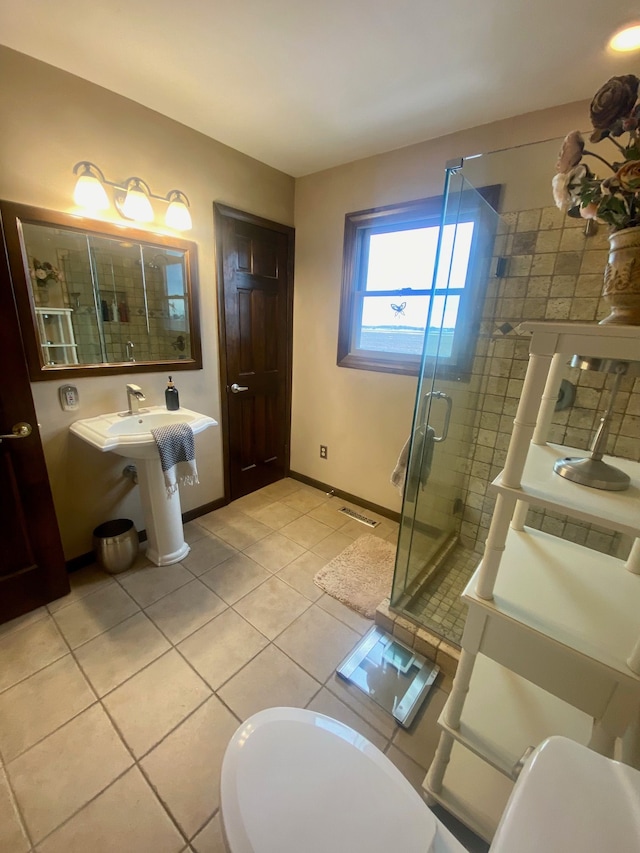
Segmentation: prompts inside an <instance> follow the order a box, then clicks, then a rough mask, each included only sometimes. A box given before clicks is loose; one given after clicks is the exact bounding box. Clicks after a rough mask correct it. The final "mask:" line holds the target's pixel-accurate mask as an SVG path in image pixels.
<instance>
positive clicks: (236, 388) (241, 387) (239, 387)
mask: <svg viewBox="0 0 640 853" xmlns="http://www.w3.org/2000/svg"><path fill="white" fill-rule="evenodd" d="M248 390H249V386H248V385H238V383H237V382H234V383H233V385H232V386H231V391H232V393H233V394H239V393H240V392H241V391H248Z"/></svg>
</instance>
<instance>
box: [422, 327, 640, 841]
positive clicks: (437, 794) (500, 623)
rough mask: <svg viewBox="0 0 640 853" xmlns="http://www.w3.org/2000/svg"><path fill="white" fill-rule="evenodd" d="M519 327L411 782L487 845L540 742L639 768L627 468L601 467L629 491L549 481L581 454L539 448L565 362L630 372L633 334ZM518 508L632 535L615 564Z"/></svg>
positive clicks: (637, 646) (638, 488)
mask: <svg viewBox="0 0 640 853" xmlns="http://www.w3.org/2000/svg"><path fill="white" fill-rule="evenodd" d="M522 329H523V331H526V332H531V333H532V338H531V346H530V360H529V367H528V370H527V375H526V379H525V383H524V390H523V394H522V397H521V399H520V403H519V406H518V411H517V414H516V417H515V421H514V429H513V435H512V439H511V443H510V445H509V451H508V453H507V458H506V462H505V467H504V470H503V471H502V472H501V474H500V475H499V476H498V477H497V478H496V480H495V481H494V483H493V484H492V487H493V490H494V492H495V493H496V494H497V501H496V508H495V511H494V516H493V519H492V523H491V528H490V530H489V535H488V537H487V542H486V546H485V551H484V554H483V557H482V560H481V562H480V565H479V566H478V568H477V570H476V572H475V573H474V575H473V577H472V578H471V580H470V582H469V584H468V586H467V588H466V590H465V592H464V594H463V598H464V600H465V601H466V602H467V604H468V605H469V611H468V616H467V621H466V624H465V630H464V635H463V638H462V653H461V657H460V663H459V665H458V670H457V673H456V677H455V679H454V683H453V688H452V691H451V695H450V696H449V699H448V700H447V703H446V705H445V707H444V709H443V712H442V714H441V716H440V720H439V724H440V727H441V729H442V732H441V736H440V742H439V745H438V749H437V751H436V755H435V758H434V760H433V762H432V765H431V767H430V769H429V773H428V774H427V778H426V779H425V781H424V791H425V795H426V796H427V798H428V799H430V800H433V801H436V802H439V803H441V804H442V805H443V806H444V807H445V808H447V809H448V810H449V811H451V812H452V813H453V814H455V815H456V817H458V818H459V819H460V820H462V821H463V822H464V823H466V824H467V825H468V826H470V827H471V828H472V829H473V830H475V831H476V832H477V833H478V834H479V835H481V836H482V837H483V838H485V839H486V840H487V841H490V840H491V838H492V837H493V834H494V832H495V829H496V827H497V824H498V821H499V819H500V816H501V814H502V811H503V809H504V806H505V803H506V800H507V797H508V795H509V791H510V789H511V787H512V785H513V781H514V780H515V778H517V774H518V772H519V768H520V766H521V762H522V757H523V755H524V754H525V752H526V751H527V749H528V748H530V747H533V746H536V745H537V744H538V743H540V742H541V741H542V740H544V739H545V738H546V737H548V736H549V735H552V734H562V735H565V736H566V737H570V738H572V739H574V740H576V741H578V742H580V743H584V744H587V745H589V746H590V747H591V748H592V749H594V750H596V751H598V752H601V753H602V754H605V755H609V756H613V755H614V752H615V755H616V757H619V758H621V759H622V760H623V761H627V763H630V764H634V765H636V766H637V765H638V763H639V760H638V759H639V756H640V737H639V732H640V725H639V724H638V720H639V719H640V540H639V539H638V537H640V464H638V463H635V462H630V461H628V460H623V459H617V458H616V459H615V460H613V459H612V458H611V457H605V461H608V462H610V463H611V464H614V465H615V466H616V467H618V468H620V469H622V470H624V471H625V472H626V473H627V474H628V475H629V476H630V478H631V486H630V488H629V489H628V490H626V491H624V492H608V491H602V490H598V489H593V488H589V487H586V486H581V485H578V484H576V483H573V482H571V481H569V480H567V479H565V478H563V477H560V476H559V475H558V474H555V473H554V471H553V465H554V462H555V461H556V459H558V458H560V457H566V456H574V457H583V456H585V455H587V452H586V451H585V450H584V449H580V450H579V449H576V448H570V447H563V446H560V445H553V444H547V442H546V436H547V433H548V428H549V424H550V421H551V417H552V414H553V407H554V405H555V401H556V400H557V395H558V389H559V385H560V381H561V379H562V373H563V371H564V368H565V365H566V364H567V362H568V360H569V359H570V358H571V356H573V355H574V354H579V355H581V356H589V357H594V358H602V359H615V360H620V361H640V329H638V328H635V327H630V326H618V327H613V326H593V325H585V324H576V323H528V324H524V325H523V327H522ZM639 438H640V437H639ZM530 505H534V506H537V507H541V508H545V509H551V510H555V511H558V512H561V513H564V514H565V515H568V516H571V517H573V518H577V519H581V520H582V521H586V522H589V523H594V524H598V525H600V526H604V527H607V528H610V529H611V530H615V531H619V532H621V533H624V534H626V535H629V536H631V537H633V539H634V540H635V544H634V546H633V548H632V549H631V554H630V556H629V558H628V559H627V561H626V562H624V561H623V560H620V559H617V558H616V557H611V556H607V555H605V554H601V553H599V552H597V551H593V550H591V549H589V548H586V547H585V546H582V545H577V544H575V543H573V542H568V541H566V540H564V539H560V538H558V537H556V536H551V535H550V534H548V533H543V532H541V531H539V530H534V529H532V528H529V527H527V526H526V515H527V510H528V507H529V506H530ZM618 739H620V740H618Z"/></svg>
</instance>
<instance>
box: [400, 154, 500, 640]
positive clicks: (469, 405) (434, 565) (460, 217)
mask: <svg viewBox="0 0 640 853" xmlns="http://www.w3.org/2000/svg"><path fill="white" fill-rule="evenodd" d="M461 165H462V161H457V162H456V163H455V165H454V164H452V165H451V167H449V168H447V171H446V176H445V189H444V198H443V208H442V217H441V224H440V229H439V234H438V247H437V252H436V260H435V268H434V273H433V279H432V284H431V299H430V300H429V309H428V315H427V321H426V328H425V335H424V345H423V352H422V361H421V369H420V376H419V379H418V388H417V395H416V403H415V408H414V416H413V424H412V432H411V440H410V446H409V455H408V464H407V469H406V477H405V486H404V496H403V505H402V517H401V523H400V533H399V540H398V551H397V555H396V565H395V572H394V579H393V588H392V596H391V604H392V606H394V607H395V608H397V609H401V610H405V609H408V607H409V606H410V604H411V602H412V600H413V599H414V598H415V597H416V596H417V595H419V593H420V590H421V589H422V588H423V587H424V585H425V584H426V583H428V581H429V580H430V579H431V578H432V577H433V575H434V574H435V573H437V572H438V571H439V569H440V568H441V567H442V566H443V564H444V563H445V561H446V559H447V557H448V555H449V554H450V553H451V551H452V549H454V548H455V546H456V544H457V542H458V537H459V533H460V526H461V523H462V519H463V514H464V509H465V505H464V496H465V494H466V484H467V480H468V476H469V473H470V460H469V457H470V453H469V450H470V447H471V443H472V441H473V429H474V416H475V412H476V408H477V405H476V404H477V398H478V391H479V387H478V382H477V377H475V378H474V374H473V371H472V365H473V361H474V357H475V356H476V350H477V347H478V343H479V341H480V340H481V336H480V333H481V323H482V313H483V306H484V304H485V295H486V290H487V284H488V282H489V278H490V275H491V272H492V260H493V244H494V238H495V235H496V233H497V230H498V225H499V217H498V215H497V213H496V212H495V210H494V209H493V207H492V206H491V204H490V203H489V201H488V200H487V199H489V200H490V201H491V203H492V204H494V205H495V206H496V207H497V201H498V199H497V195H498V189H499V188H497V187H487V188H484V189H483V190H482V191H480V192H479V191H477V190H476V189H475V188H474V187H472V186H471V184H469V183H468V181H466V180H465V178H464V176H463V175H462V170H461ZM494 266H495V265H494ZM430 627H433V626H430Z"/></svg>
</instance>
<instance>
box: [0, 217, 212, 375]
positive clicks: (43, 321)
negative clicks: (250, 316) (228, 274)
mask: <svg viewBox="0 0 640 853" xmlns="http://www.w3.org/2000/svg"><path fill="white" fill-rule="evenodd" d="M2 211H3V230H4V236H5V241H6V244H7V248H8V250H9V258H10V262H11V272H12V279H13V283H14V290H15V291H16V301H17V302H18V307H19V310H20V309H21V310H20V313H21V320H22V319H23V315H24V314H25V312H26V310H27V308H28V310H29V312H30V315H31V316H30V319H32V320H34V321H35V322H34V323H31V325H33V326H34V331H35V346H34V345H32V346H31V347H29V346H27V354H28V361H29V366H30V371H31V374H32V379H42V378H49V377H48V375H45V374H50V373H51V371H52V370H64V371H65V374H68V373H69V372H71V371H73V372H79V373H85V374H87V373H95V372H104V371H105V369H107V370H109V371H111V370H113V369H117V370H120V371H122V372H131V371H133V370H144V369H148V370H149V369H153V367H154V366H155V365H156V364H157V363H158V362H161V363H162V364H163V365H167V364H170V365H171V366H172V368H173V369H176V368H177V369H180V368H183V369H184V368H191V369H193V368H195V367H200V366H201V360H200V342H199V339H198V335H197V327H198V324H197V316H196V315H195V314H194V310H193V306H194V304H195V297H194V287H195V280H194V279H195V270H194V266H195V246H194V244H193V243H189V242H188V241H185V240H181V239H177V238H176V239H174V238H167V237H164V236H159V235H154V234H147V233H146V232H145V233H143V232H139V231H133V230H132V229H127V228H122V227H114V226H110V225H108V224H105V223H95V222H90V221H89V220H85V219H78V218H76V217H70V216H65V215H63V214H52V213H49V212H46V211H38V210H37V209H34V208H26V207H22V206H18V205H8V204H6V203H2ZM47 218H48V219H50V220H54V221H42V220H43V219H47ZM36 220H39V221H36ZM14 223H15V233H12V229H11V226H12V225H13V224H14ZM98 229H99V230H100V231H102V232H106V231H111V232H112V233H110V234H109V233H98ZM16 249H19V258H16V251H15V250H16ZM20 275H22V278H23V279H24V280H25V282H26V284H27V287H26V288H25V289H24V290H25V293H23V294H21V293H20V290H21V289H20V286H19V285H20V281H19V279H20ZM25 296H26V297H27V298H25ZM22 325H23V327H24V323H22ZM26 343H27V344H28V343H29V342H28V340H27V341H26ZM29 355H30V356H31V357H30V358H29ZM35 356H37V366H36V365H35V364H32V363H31V362H32V361H35ZM34 373H35V374H37V375H34Z"/></svg>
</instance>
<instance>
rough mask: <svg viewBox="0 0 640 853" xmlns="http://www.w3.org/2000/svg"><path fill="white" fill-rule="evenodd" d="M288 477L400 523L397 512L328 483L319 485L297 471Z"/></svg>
mask: <svg viewBox="0 0 640 853" xmlns="http://www.w3.org/2000/svg"><path fill="white" fill-rule="evenodd" d="M289 477H291V479H292V480H298V481H299V482H300V483H304V484H305V485H307V486H313V488H314V489H320V491H322V492H327V494H329V493H330V492H331V493H333V494H334V495H335V496H336V497H337V498H341V499H342V500H343V501H351V503H355V504H358V506H361V507H364V509H370V510H371V512H377V513H378V515H383V516H384V517H385V518H390V519H391V521H400V513H399V512H394V511H393V510H392V509H387V507H386V506H378V504H374V503H371V501H367V500H365V499H364V498H361V497H360V496H359V495H352V494H351V493H350V492H343V491H342V489H336V488H335V487H334V486H330V485H329V484H328V483H321V482H320V480H314V479H313V478H312V477H307V476H306V474H299V473H298V472H297V471H289Z"/></svg>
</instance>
